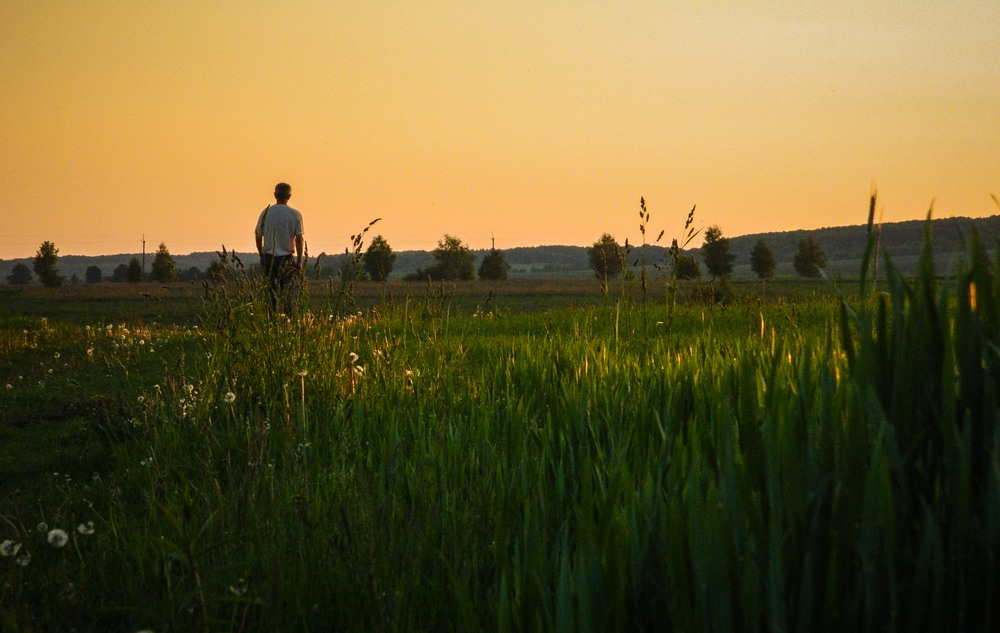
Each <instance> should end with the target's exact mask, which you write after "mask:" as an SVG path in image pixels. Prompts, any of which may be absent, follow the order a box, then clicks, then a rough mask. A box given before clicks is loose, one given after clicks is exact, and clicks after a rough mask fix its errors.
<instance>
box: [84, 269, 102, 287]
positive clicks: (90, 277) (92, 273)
mask: <svg viewBox="0 0 1000 633" xmlns="http://www.w3.org/2000/svg"><path fill="white" fill-rule="evenodd" d="M84 280H85V281H86V282H87V283H88V284H99V283H101V282H102V281H104V276H103V275H102V274H101V269H100V268H98V267H97V266H87V272H86V273H85V274H84Z"/></svg>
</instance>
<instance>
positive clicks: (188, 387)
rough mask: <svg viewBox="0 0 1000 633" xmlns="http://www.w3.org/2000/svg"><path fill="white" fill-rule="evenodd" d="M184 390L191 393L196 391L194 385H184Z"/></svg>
mask: <svg viewBox="0 0 1000 633" xmlns="http://www.w3.org/2000/svg"><path fill="white" fill-rule="evenodd" d="M184 391H186V392H188V393H191V392H192V391H194V385H184Z"/></svg>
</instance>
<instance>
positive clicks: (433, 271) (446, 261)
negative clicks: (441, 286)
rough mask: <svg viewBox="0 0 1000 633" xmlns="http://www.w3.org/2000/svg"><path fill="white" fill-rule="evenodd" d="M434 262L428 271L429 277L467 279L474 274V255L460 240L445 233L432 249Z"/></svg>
mask: <svg viewBox="0 0 1000 633" xmlns="http://www.w3.org/2000/svg"><path fill="white" fill-rule="evenodd" d="M433 255H434V261H435V264H434V266H432V267H431V268H430V269H429V270H428V271H427V273H428V275H429V276H430V278H431V279H435V280H445V281H453V280H456V279H461V280H462V281H468V280H470V279H472V278H473V277H474V276H475V272H476V269H475V267H474V266H473V262H474V261H475V257H474V256H473V255H472V251H470V250H469V247H468V246H466V245H465V244H463V243H462V240H460V239H458V238H457V237H453V236H451V235H445V236H444V237H443V238H442V239H441V241H440V242H438V247H437V248H436V249H434V253H433Z"/></svg>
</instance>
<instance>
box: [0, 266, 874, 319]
mask: <svg viewBox="0 0 1000 633" xmlns="http://www.w3.org/2000/svg"><path fill="white" fill-rule="evenodd" d="M843 284H844V286H845V290H847V291H849V292H850V291H853V290H854V286H853V284H852V283H851V282H850V281H846V282H843ZM720 287H721V286H720V284H719V283H714V284H713V283H712V282H710V281H708V280H704V281H700V282H681V283H680V285H679V289H680V290H679V294H678V296H679V299H680V300H681V301H682V302H683V301H687V300H694V299H698V298H701V299H705V298H712V293H713V290H712V289H713V288H714V289H719V288H720ZM666 288H667V281H666V280H665V279H663V278H653V279H651V280H650V281H649V282H648V284H647V290H646V300H647V301H649V302H663V301H664V300H665V295H666ZM727 288H728V290H727V292H731V293H734V294H735V295H736V296H761V297H765V298H767V297H770V298H776V297H785V298H796V297H798V298H802V297H811V296H815V295H829V294H831V293H833V292H834V291H835V285H834V284H832V283H830V282H826V281H821V280H801V279H799V280H775V281H771V282H768V283H767V284H764V283H761V282H760V281H749V280H743V281H735V282H732V283H730V284H728V286H727ZM212 292H213V291H211V290H207V289H206V287H205V286H204V285H203V284H202V283H201V282H191V283H172V284H166V285H164V284H159V283H152V282H147V283H137V284H132V283H101V284H87V285H64V286H61V287H59V288H42V287H40V286H24V287H13V286H0V319H2V318H7V319H11V318H18V317H26V316H29V315H30V316H45V317H48V318H50V319H53V320H60V321H69V322H75V323H81V324H86V323H107V322H112V323H118V322H126V323H127V322H150V321H153V322H158V323H162V324H185V325H193V324H195V323H197V319H198V315H199V313H200V311H201V308H202V306H203V303H204V301H205V298H206V296H210V295H211V293H212ZM341 292H342V290H341V288H340V287H339V285H337V284H336V283H334V282H332V281H311V282H310V285H309V295H310V298H311V301H312V302H313V304H314V306H315V307H316V308H317V309H318V308H320V307H321V306H322V305H323V304H324V303H326V302H328V300H329V299H330V298H331V296H333V297H337V296H339V295H340V294H341ZM622 298H626V299H627V300H628V301H634V302H641V301H642V300H643V294H642V289H641V287H640V285H639V282H638V281H637V280H630V281H621V280H619V281H616V282H613V283H612V284H611V290H610V292H609V293H608V295H602V294H601V290H600V286H599V284H598V283H597V281H596V280H594V279H592V278H583V277H566V278H544V279H543V278H537V279H536V278H519V279H511V280H508V281H504V282H482V281H468V282H442V283H432V284H428V283H423V282H404V281H389V282H387V283H385V284H379V283H372V282H358V283H356V284H354V285H353V286H352V288H351V300H352V301H354V302H355V303H356V304H357V305H358V306H359V307H369V306H373V305H378V304H381V303H389V304H401V303H406V302H410V303H415V302H421V301H441V300H445V299H446V300H448V301H449V302H450V303H451V304H452V305H453V306H455V307H456V309H459V310H463V311H475V310H477V309H478V310H508V311H511V312H526V311H527V312H531V311H538V310H546V309H553V308H587V307H594V306H602V305H608V304H609V303H614V302H616V301H619V300H620V299H622Z"/></svg>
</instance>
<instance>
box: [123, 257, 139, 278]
mask: <svg viewBox="0 0 1000 633" xmlns="http://www.w3.org/2000/svg"><path fill="white" fill-rule="evenodd" d="M125 281H127V282H129V283H133V284H136V283H139V282H140V281H142V264H140V263H139V259H138V258H136V257H133V258H132V259H130V260H129V262H128V268H127V269H126V272H125Z"/></svg>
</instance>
